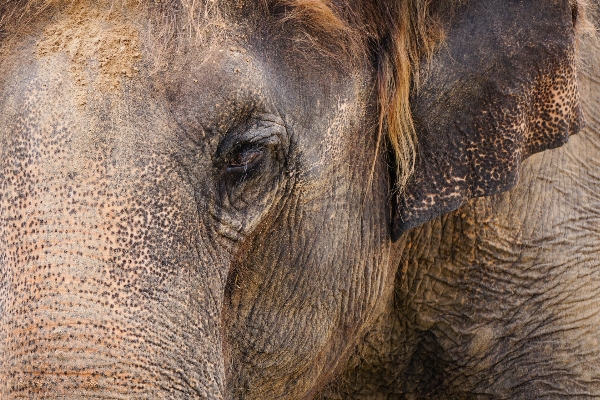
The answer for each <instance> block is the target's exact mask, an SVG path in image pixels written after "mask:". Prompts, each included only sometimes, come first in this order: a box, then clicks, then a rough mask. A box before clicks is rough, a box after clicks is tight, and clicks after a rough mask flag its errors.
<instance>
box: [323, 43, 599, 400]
mask: <svg viewBox="0 0 600 400" xmlns="http://www.w3.org/2000/svg"><path fill="white" fill-rule="evenodd" d="M599 50H600V46H599V45H598V43H597V41H594V40H591V39H585V40H583V41H582V43H580V48H579V54H578V57H580V60H581V61H580V63H579V66H578V76H579V87H580V90H581V102H582V105H583V112H584V115H585V119H586V127H585V128H584V129H583V130H582V131H581V132H580V133H578V134H577V135H576V136H574V137H572V138H571V139H570V141H569V144H568V145H566V146H564V147H561V148H559V149H556V150H552V151H549V152H544V153H542V154H539V155H535V156H533V157H531V158H530V159H528V160H527V161H526V162H525V163H524V165H523V169H522V171H521V177H520V181H519V183H518V184H517V185H516V187H514V188H513V189H511V190H509V191H508V192H506V193H504V194H500V195H496V196H492V197H487V198H479V199H474V200H471V201H470V202H469V203H468V204H466V205H464V206H463V207H461V208H460V209H458V210H457V211H455V212H453V213H450V214H449V215H447V216H444V217H441V218H437V219H435V220H433V221H431V222H429V223H427V224H425V225H423V226H421V227H419V228H416V229H414V230H412V231H411V232H409V234H408V235H406V237H405V239H404V250H403V252H402V253H403V261H402V263H401V264H400V268H399V271H398V277H397V281H396V289H395V290H396V291H395V296H394V297H393V299H391V300H390V303H389V304H388V308H387V311H386V312H385V313H384V314H383V315H382V316H381V317H380V319H379V320H378V321H377V323H376V324H375V325H374V328H373V330H372V331H370V332H369V333H368V334H367V335H366V337H365V340H364V342H363V343H361V344H359V345H358V346H357V349H356V352H355V354H354V355H353V356H352V357H351V359H350V361H349V362H348V365H347V367H346V374H345V375H344V376H343V377H340V378H339V379H338V380H336V381H334V382H333V383H332V384H331V385H330V388H329V389H328V390H327V391H326V392H325V394H324V395H323V396H322V398H327V399H346V398H357V399H420V398H440V399H471V398H476V399H497V398H502V399H532V398H536V399H537V398H544V399H546V398H551V399H555V398H556V399H563V398H565V399H566V398H569V399H571V398H596V397H598V396H599V395H600V371H599V367H598V366H599V365H600V347H599V342H600V336H599V333H598V332H600V318H599V316H598V309H599V307H600V272H599V271H600V269H599V267H600V256H599V252H600V230H599V228H598V227H599V226H600V221H599V213H598V211H599V210H600V196H599V194H598V182H599V181H600V162H599V161H600V158H598V154H599V152H600V107H599V105H598V100H597V99H598V93H599V92H600V84H599V80H598V76H600V68H599V65H600V63H599V58H598V54H599V53H598V51H599Z"/></svg>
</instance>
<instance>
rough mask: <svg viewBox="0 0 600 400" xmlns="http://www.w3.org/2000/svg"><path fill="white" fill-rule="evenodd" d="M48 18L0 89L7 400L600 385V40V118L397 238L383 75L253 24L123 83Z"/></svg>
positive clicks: (14, 56) (566, 391) (592, 70)
mask: <svg viewBox="0 0 600 400" xmlns="http://www.w3.org/2000/svg"><path fill="white" fill-rule="evenodd" d="M547 3H548V4H544V5H543V6H544V7H545V8H546V9H550V10H552V7H554V6H555V5H556V4H559V3H560V5H562V6H565V5H566V4H567V2H566V1H564V2H562V1H548V2H547ZM551 5H552V6H551ZM557 7H558V6H557ZM557 9H558V8H557ZM135 16H136V15H135V13H133V12H132V13H131V14H130V15H128V18H130V19H132V20H135ZM251 17H252V16H250V17H248V18H249V19H250V20H252V18H251ZM570 18H571V16H570V15H566V16H565V21H566V20H567V19H568V20H570ZM57 20H58V21H60V19H57ZM48 23H49V22H47V21H41V22H40V23H39V26H36V27H34V28H32V29H31V31H32V32H30V33H27V34H23V35H22V37H21V38H20V40H19V41H17V42H16V44H15V45H13V46H12V47H11V48H10V52H9V53H8V54H10V55H9V56H6V55H4V57H6V59H7V60H8V61H7V60H4V64H3V71H6V72H3V73H4V76H3V77H0V121H1V124H0V211H1V214H0V398H2V399H14V398H22V397H25V398H69V399H75V398H211V399H218V398H230V399H233V398H246V399H269V398H291V399H297V398H298V399H299V398H314V397H321V398H344V399H347V398H373V399H380V398H381V399H383V398H434V397H439V398H488V397H489V398H561V397H573V396H580V397H586V396H588V395H589V396H593V395H596V396H600V364H599V356H600V346H599V342H598V341H599V340H600V337H599V333H598V332H600V318H599V317H598V311H599V310H600V297H599V296H598V293H597V292H598V290H599V289H600V282H599V280H600V276H599V274H600V268H599V267H600V261H599V260H600V256H599V254H600V248H599V247H600V237H599V235H600V229H599V228H598V227H599V226H600V225H599V222H600V221H598V218H599V217H600V197H599V194H598V190H597V187H598V183H599V178H600V163H599V161H598V160H599V157H598V154H600V148H599V147H600V136H599V132H600V130H599V129H600V125H598V123H599V119H598V118H600V109H599V108H598V107H599V106H598V103H597V101H596V99H595V97H596V93H597V91H598V78H597V77H598V76H600V71H598V67H597V65H598V54H600V48H598V47H597V46H596V45H592V44H590V43H588V44H585V45H584V44H582V46H581V51H582V53H584V54H585V55H586V56H585V63H584V67H583V68H582V70H581V71H580V75H579V77H580V88H581V91H582V94H583V106H584V111H585V113H586V115H587V121H588V126H587V128H585V129H584V130H583V131H582V132H580V133H579V134H578V135H576V136H574V137H573V138H571V139H570V142H569V143H568V144H567V145H565V146H564V147H561V148H559V149H556V150H552V151H547V152H544V153H541V154H538V155H535V156H533V157H531V158H530V159H529V160H528V161H527V162H525V163H524V165H523V166H522V169H521V172H520V181H519V183H518V185H517V186H516V187H514V188H513V189H512V190H510V191H508V192H506V193H503V194H498V195H495V196H492V197H481V198H477V199H474V200H471V201H470V202H468V203H467V204H465V205H464V206H462V207H461V208H460V209H458V210H457V211H454V212H451V213H449V214H447V215H443V216H439V217H437V218H435V219H433V220H431V221H429V222H426V223H425V224H424V225H421V226H418V227H416V228H414V229H412V230H411V231H409V232H407V233H404V234H403V235H402V236H401V237H400V238H398V239H397V238H394V236H393V234H392V226H394V222H393V219H394V218H395V217H394V215H396V212H395V211H394V208H393V207H394V201H391V200H390V198H391V197H392V195H391V191H390V187H391V186H392V183H391V182H392V178H391V176H390V169H389V165H388V162H387V161H386V158H385V154H386V151H385V149H384V147H383V146H384V143H383V142H380V141H378V137H377V134H376V129H375V126H376V122H377V107H376V105H375V98H374V94H373V91H372V84H373V80H374V70H373V68H372V66H371V65H370V64H368V63H366V62H365V64H364V65H363V64H360V63H358V64H357V66H353V67H352V69H351V71H352V73H351V74H349V73H348V71H347V70H343V71H342V70H340V69H339V67H338V66H337V64H336V62H335V61H334V60H331V59H330V58H327V57H325V56H323V55H321V54H319V53H318V52H315V53H314V54H309V55H308V56H307V55H306V54H298V53H297V52H296V53H295V52H294V51H288V49H289V43H290V42H289V41H286V39H287V38H286V35H284V34H282V35H278V36H275V39H272V41H268V40H264V41H262V42H261V38H262V36H261V35H260V34H261V33H262V31H260V30H259V29H257V28H255V27H253V26H252V25H251V24H247V25H244V24H240V25H239V27H238V29H246V31H245V32H244V33H245V35H227V39H218V40H217V39H215V42H214V43H212V44H211V45H210V46H204V47H202V46H200V47H198V48H195V47H191V49H192V50H190V52H189V53H188V55H187V56H185V57H183V56H181V60H179V59H174V60H173V61H172V64H173V65H172V68H170V69H169V72H165V73H157V74H151V75H148V74H142V73H140V74H134V75H133V76H132V77H131V78H128V79H125V78H123V81H122V83H121V84H120V85H119V86H118V87H117V88H116V90H114V89H113V90H108V89H106V88H99V87H94V84H93V83H92V82H93V81H94V78H93V77H94V76H95V75H94V74H97V73H98V72H97V70H94V68H96V67H95V66H94V64H93V62H90V66H87V67H86V68H88V69H86V70H85V71H89V72H86V73H89V75H88V78H87V79H88V82H87V83H85V82H84V84H81V83H77V82H75V79H74V78H73V76H74V75H77V73H78V71H79V70H78V69H77V68H74V67H73V64H74V63H76V62H77V59H73V58H70V57H69V53H68V52H67V51H55V52H50V53H43V54H40V51H39V42H40V41H42V40H43V37H44V26H45V24H48ZM108 25H110V24H108ZM46 34H48V31H46ZM248 38H250V39H248ZM257 38H258V39H257ZM253 39H254V40H255V41H254V42H253ZM448 40H449V43H452V41H451V40H452V38H451V37H450V38H448ZM475 48H476V46H475ZM194 49H196V50H195V51H196V53H194ZM440 54H443V53H440ZM142 57H149V56H148V55H144V54H143V55H142ZM440 57H443V56H440ZM539 62H540V63H542V61H541V60H540V61H539ZM540 65H541V66H540V67H539V68H540V70H543V69H544V67H545V65H543V63H542V64H540ZM536 68H537V67H536ZM515 79H516V80H518V79H520V77H516V78H515ZM523 80H524V81H526V80H525V78H523ZM525 83H527V82H525ZM96 86H98V85H96ZM425 88H426V90H429V91H430V92H431V91H434V92H435V87H427V86H425ZM440 90H441V89H440ZM82 91H84V94H85V96H84V97H85V102H82V101H81V92H82ZM465 101H467V99H465ZM415 103H416V104H419V100H418V99H416V100H415ZM457 104H460V101H458V102H457ZM570 113H571V110H570V109H569V112H568V113H567V114H565V115H564V116H563V117H564V119H565V121H568V123H567V124H568V125H576V124H577V122H574V121H576V120H577V119H578V117H579V116H578V115H575V114H576V112H573V115H571V114H570ZM415 114H416V116H417V117H418V116H419V109H417V110H416V111H415ZM496 128H498V129H500V131H501V132H502V131H503V129H506V130H507V129H508V126H506V127H505V126H499V127H496ZM567 133H569V132H567ZM570 133H575V132H570ZM500 142H502V141H500ZM378 145H379V146H380V148H379V149H378V148H377V146H378ZM500 150H501V149H500ZM398 265H399V268H398ZM328 382H330V383H329V384H328Z"/></svg>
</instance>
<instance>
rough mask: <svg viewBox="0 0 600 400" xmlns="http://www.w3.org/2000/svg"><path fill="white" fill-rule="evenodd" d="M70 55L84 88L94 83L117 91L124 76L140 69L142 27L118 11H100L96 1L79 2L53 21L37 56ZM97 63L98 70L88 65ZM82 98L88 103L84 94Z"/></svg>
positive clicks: (75, 78) (73, 71)
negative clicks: (129, 21) (90, 70)
mask: <svg viewBox="0 0 600 400" xmlns="http://www.w3.org/2000/svg"><path fill="white" fill-rule="evenodd" d="M56 53H64V54H66V55H67V57H68V59H69V62H70V66H69V70H70V72H71V74H72V78H73V81H74V82H75V83H76V84H77V86H78V87H79V88H80V89H83V90H85V89H87V87H88V85H93V87H94V89H95V88H100V89H101V90H106V91H111V92H113V93H117V92H118V91H119V90H120V89H121V82H122V79H123V78H124V77H131V76H132V75H133V74H135V73H136V72H137V70H138V69H137V67H136V66H135V64H136V63H137V62H138V61H139V60H140V59H141V53H140V40H139V34H138V31H137V30H136V29H135V28H134V27H133V26H132V25H131V24H130V23H128V22H126V21H125V19H124V17H123V16H122V15H119V13H118V12H111V13H106V12H100V11H99V10H98V9H97V8H96V7H95V6H94V5H91V4H89V3H86V2H82V3H79V4H78V5H76V6H73V7H72V8H70V9H69V10H68V11H67V12H65V13H64V14H62V15H61V16H60V18H59V19H58V20H57V21H55V22H53V23H51V24H49V25H48V26H47V27H46V28H45V30H44V36H43V38H42V40H41V41H40V42H39V44H38V48H37V56H38V57H39V58H42V59H43V58H45V57H48V56H51V55H54V54H56ZM90 67H94V69H95V71H94V74H89V73H88V69H89V68H90ZM78 100H79V101H80V102H81V103H84V102H85V100H84V96H83V94H80V95H79V96H78Z"/></svg>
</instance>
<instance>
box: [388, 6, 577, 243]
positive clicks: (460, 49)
mask: <svg viewBox="0 0 600 400" xmlns="http://www.w3.org/2000/svg"><path fill="white" fill-rule="evenodd" d="M447 15H448V16H447V17H445V18H446V20H445V21H444V24H445V29H446V33H447V34H446V39H445V40H444V42H443V43H442V44H441V45H440V47H439V48H438V50H437V51H436V53H435V54H434V56H433V59H432V60H431V62H429V63H426V62H423V70H422V71H421V78H422V81H421V85H420V87H419V88H418V89H416V90H415V91H414V94H413V97H412V99H411V100H412V111H413V117H414V120H415V124H416V127H417V136H418V153H419V158H418V160H417V165H416V172H415V175H414V176H413V178H412V179H411V181H410V183H409V185H408V186H407V187H406V190H405V191H403V192H402V193H400V194H398V195H397V198H396V204H395V206H394V213H395V215H394V220H393V235H394V237H395V238H398V237H399V236H400V235H401V234H402V233H404V232H406V231H407V230H409V229H410V228H412V227H415V226H417V225H420V224H422V223H424V222H426V221H428V220H430V219H432V218H434V217H436V216H438V215H441V214H443V213H448V212H450V211H453V210H455V209H457V208H458V207H460V206H461V205H462V204H463V203H465V202H466V201H468V200H469V199H471V198H473V197H480V196H489V195H493V194H496V193H500V192H503V191H506V190H508V189H510V188H511V187H513V186H514V185H515V184H516V182H517V180H518V177H519V168H520V165H521V163H522V161H523V160H524V159H525V158H527V157H529V156H530V155H532V154H534V153H537V152H540V151H543V150H546V149H552V148H556V147H559V146H562V145H563V144H565V143H566V142H567V140H568V138H569V135H571V134H574V133H577V132H578V131H579V130H580V129H581V128H582V126H583V123H584V122H583V117H582V113H581V111H580V108H579V98H578V91H577V85H576V80H575V69H574V61H575V60H574V46H575V39H574V37H575V31H574V21H573V17H572V12H571V8H570V4H569V1H568V0H484V1H471V2H465V3H464V4H463V5H462V6H460V7H458V8H457V9H455V10H453V12H452V13H447ZM450 15H451V16H450Z"/></svg>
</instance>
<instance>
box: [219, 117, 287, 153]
mask: <svg viewBox="0 0 600 400" xmlns="http://www.w3.org/2000/svg"><path fill="white" fill-rule="evenodd" d="M245 126H246V127H245V128H244V129H243V132H241V133H237V134H235V133H233V132H231V133H230V134H228V135H227V136H230V135H231V136H230V137H229V138H226V139H225V140H224V142H222V143H221V144H220V145H219V148H218V150H217V157H218V158H219V159H221V158H222V157H225V156H226V155H227V154H228V153H230V152H231V151H232V150H235V149H236V148H237V147H239V146H240V145H243V144H244V143H248V144H252V143H258V142H265V144H269V142H271V144H273V141H272V140H269V138H272V139H275V138H277V139H276V140H277V141H278V142H279V143H281V144H282V145H285V144H286V143H287V141H288V140H287V128H286V126H285V123H284V121H283V119H281V118H279V117H277V116H275V115H272V114H255V115H254V116H253V117H252V118H251V119H250V120H249V123H248V124H247V125H245ZM269 127H271V128H272V129H269ZM234 132H235V131H234Z"/></svg>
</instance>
